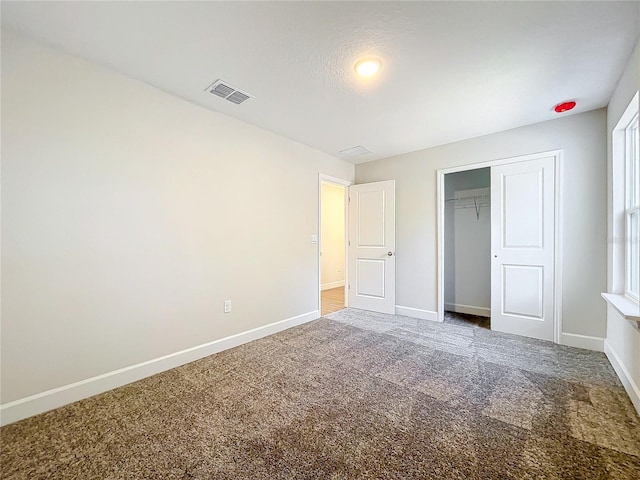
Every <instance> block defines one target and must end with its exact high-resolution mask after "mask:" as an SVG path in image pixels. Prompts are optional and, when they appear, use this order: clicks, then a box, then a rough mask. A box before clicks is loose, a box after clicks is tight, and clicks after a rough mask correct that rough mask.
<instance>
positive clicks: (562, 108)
mask: <svg viewBox="0 0 640 480" xmlns="http://www.w3.org/2000/svg"><path fill="white" fill-rule="evenodd" d="M575 106H576V102H562V103H559V104H557V105H556V106H555V107H553V109H554V110H555V111H556V113H564V112H568V111H569V110H571V109H572V108H573V107H575Z"/></svg>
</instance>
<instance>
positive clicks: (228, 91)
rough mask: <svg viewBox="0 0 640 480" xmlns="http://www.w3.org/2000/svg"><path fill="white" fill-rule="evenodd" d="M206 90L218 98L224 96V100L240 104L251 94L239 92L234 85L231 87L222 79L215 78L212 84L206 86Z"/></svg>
mask: <svg viewBox="0 0 640 480" xmlns="http://www.w3.org/2000/svg"><path fill="white" fill-rule="evenodd" d="M207 92H209V93H213V94H214V95H216V96H218V97H220V98H224V99H225V100H228V101H230V102H231V103H235V104H236V105H240V104H241V103H242V102H245V101H247V100H249V99H250V98H251V95H249V94H248V93H244V92H241V91H240V90H238V89H237V88H236V87H232V86H231V85H229V84H228V83H227V82H225V81H224V80H216V81H215V82H214V83H213V85H211V86H210V87H207Z"/></svg>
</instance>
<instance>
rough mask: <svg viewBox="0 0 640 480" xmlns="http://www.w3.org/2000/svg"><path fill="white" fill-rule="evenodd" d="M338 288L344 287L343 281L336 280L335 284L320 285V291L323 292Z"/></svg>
mask: <svg viewBox="0 0 640 480" xmlns="http://www.w3.org/2000/svg"><path fill="white" fill-rule="evenodd" d="M338 287H344V280H338V281H337V282H329V283H323V284H322V285H320V290H322V291H323V292H324V291H325V290H330V289H332V288H338Z"/></svg>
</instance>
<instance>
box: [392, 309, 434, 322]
mask: <svg viewBox="0 0 640 480" xmlns="http://www.w3.org/2000/svg"><path fill="white" fill-rule="evenodd" d="M396 315H404V316H405V317H413V318H420V319H422V320H430V321H432V322H437V321H438V312H432V311H431V310H422V309H420V308H413V307H403V306H402V305H396Z"/></svg>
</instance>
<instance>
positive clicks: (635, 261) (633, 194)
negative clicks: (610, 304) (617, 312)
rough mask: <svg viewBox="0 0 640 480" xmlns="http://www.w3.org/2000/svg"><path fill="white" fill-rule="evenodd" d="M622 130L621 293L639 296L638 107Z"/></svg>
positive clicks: (632, 296)
mask: <svg viewBox="0 0 640 480" xmlns="http://www.w3.org/2000/svg"><path fill="white" fill-rule="evenodd" d="M624 132H625V171H624V176H625V194H624V197H625V217H624V218H625V236H624V238H625V262H624V263H625V282H624V283H625V295H628V296H629V297H631V298H632V299H633V300H635V301H638V299H639V298H640V294H639V288H638V286H639V284H640V278H639V277H640V241H639V240H640V234H639V232H640V145H639V141H640V135H639V134H638V110H637V108H636V111H635V116H634V117H633V118H632V120H631V121H630V122H629V123H628V124H627V126H626V127H625V129H624Z"/></svg>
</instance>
